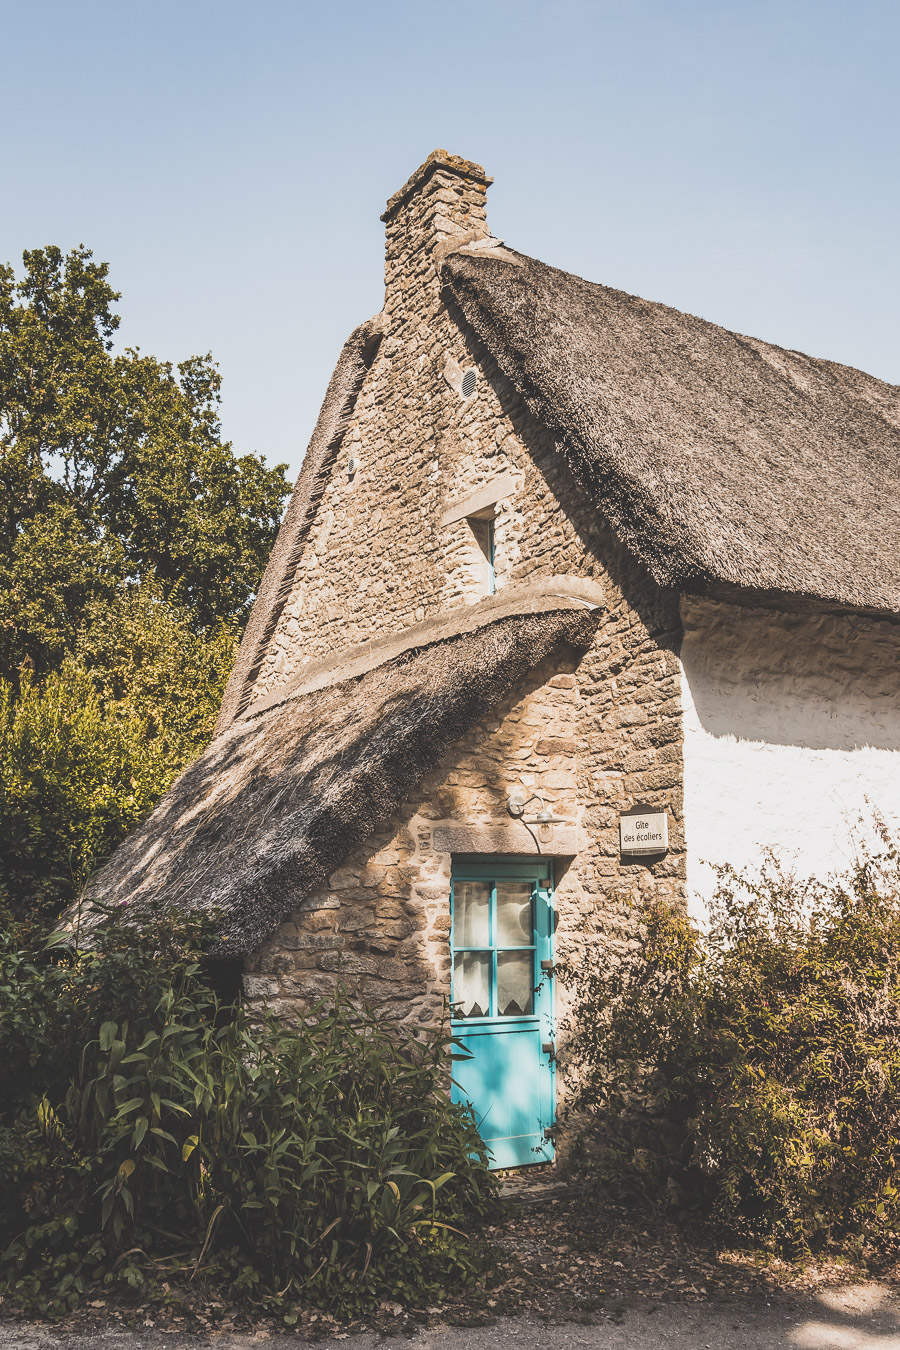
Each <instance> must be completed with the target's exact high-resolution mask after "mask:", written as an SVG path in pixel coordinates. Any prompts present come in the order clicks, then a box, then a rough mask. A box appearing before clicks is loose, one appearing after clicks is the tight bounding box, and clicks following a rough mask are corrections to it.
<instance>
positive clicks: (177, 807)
mask: <svg viewBox="0 0 900 1350" xmlns="http://www.w3.org/2000/svg"><path fill="white" fill-rule="evenodd" d="M475 608H477V607H473V609H475ZM467 618H468V619H471V611H470V612H469V613H468V615H467ZM485 618H486V622H485V623H484V624H483V625H482V626H481V627H475V628H474V629H472V626H471V623H469V624H468V626H467V630H466V629H464V630H463V631H461V632H459V633H458V634H457V635H455V636H445V637H444V639H443V640H441V641H438V642H435V643H433V644H432V645H430V646H427V647H425V648H424V649H418V650H415V649H414V650H410V651H407V652H405V653H403V654H401V655H400V656H398V657H396V658H395V659H393V660H391V661H389V662H388V663H386V664H383V665H380V666H377V667H376V668H375V669H373V670H370V671H368V672H367V673H366V674H364V675H362V676H359V677H357V678H355V679H353V678H351V679H347V680H342V681H340V682H338V683H331V684H329V685H327V686H326V687H324V688H315V689H313V690H312V691H310V692H307V693H301V694H299V695H298V696H296V697H294V698H290V699H288V700H287V701H286V702H281V703H279V704H276V705H274V706H270V707H268V708H267V709H266V710H264V711H262V712H260V713H259V714H258V715H256V716H249V717H243V718H240V719H238V720H237V721H235V722H233V723H232V725H231V726H230V727H229V728H228V729H227V730H226V731H225V732H224V733H223V734H222V735H220V736H218V737H217V738H216V739H215V740H214V741H213V742H212V744H211V745H210V746H209V748H208V749H207V751H206V752H205V754H203V755H202V756H201V757H200V759H198V760H197V761H196V763H194V764H193V765H192V766H191V767H190V768H189V769H187V770H186V771H185V772H184V773H183V774H182V775H181V777H180V778H179V779H178V781H177V782H176V783H175V784H174V786H173V787H172V788H171V789H170V790H169V792H168V793H167V794H166V796H165V797H164V798H163V800H162V801H161V802H160V804H159V806H158V807H157V808H156V810H155V811H154V812H153V813H152V814H151V815H150V816H149V817H148V818H147V820H146V821H145V822H144V823H143V824H142V825H140V826H139V827H138V828H137V829H135V830H134V831H132V833H131V834H130V835H129V836H128V837H127V839H126V840H125V842H124V843H123V844H122V845H120V847H119V849H118V850H117V851H116V853H115V854H114V855H113V857H112V858H111V859H110V861H109V862H108V863H107V864H106V866H105V867H104V868H102V869H101V870H100V871H99V872H98V873H97V875H96V876H95V877H94V879H93V880H92V882H91V884H90V886H89V887H88V890H87V894H86V897H85V899H84V900H83V901H82V907H81V911H80V915H79V914H77V913H70V915H69V916H68V919H67V926H69V927H70V928H72V927H74V926H75V925H76V923H78V924H80V927H81V931H82V932H84V931H85V929H86V928H89V927H90V925H91V923H92V922H95V921H96V915H92V914H91V910H90V902H91V900H92V899H97V900H100V901H101V902H102V903H103V904H104V905H115V904H119V903H122V904H127V905H128V906H129V907H130V911H129V912H133V913H135V914H140V912H141V911H142V910H145V909H146V908H147V907H148V906H152V905H155V904H157V903H161V904H163V905H166V906H170V905H174V906H176V907H177V908H179V909H181V910H183V911H190V910H198V909H205V910H217V911H219V913H220V915H221V921H220V931H221V933H222V936H223V938H224V939H225V941H224V942H223V944H222V947H221V950H220V952H219V954H220V955H224V954H234V955H239V954H241V953H244V952H248V951H252V950H254V949H255V948H257V947H258V946H259V945H260V943H261V942H262V941H263V940H264V939H265V938H266V937H267V936H268V934H269V933H270V932H271V931H272V930H273V929H274V928H275V927H277V925H278V924H279V923H280V922H281V921H282V920H283V919H284V918H285V917H286V916H287V915H288V914H290V913H291V912H292V910H293V909H295V908H296V906H297V905H298V903H299V902H300V901H301V900H302V899H303V897H304V896H305V895H307V894H309V892H310V891H312V890H314V889H315V888H316V887H319V886H321V885H322V884H323V883H324V882H325V881H326V879H327V877H328V875H329V873H331V872H332V871H333V870H334V868H335V867H337V866H338V864H339V863H341V862H342V861H343V860H344V859H345V858H346V857H347V855H348V854H349V853H350V852H351V851H352V850H353V849H354V848H355V847H356V846H357V845H358V844H359V843H361V842H362V841H363V840H364V839H366V838H367V837H368V836H369V835H370V834H371V833H372V832H373V831H374V830H376V829H378V828H379V827H380V826H382V825H384V824H385V823H386V822H387V821H388V820H389V819H390V818H391V816H392V815H393V814H394V812H395V811H396V810H397V808H398V806H400V805H401V804H402V802H403V801H404V800H405V798H406V797H407V796H408V795H409V793H410V792H412V790H413V789H414V788H415V786H416V784H417V783H418V782H419V781H420V779H421V778H422V776H423V775H424V774H425V773H426V772H427V771H428V770H429V769H430V768H432V767H434V766H435V765H436V764H437V762H438V760H439V758H440V757H441V755H443V754H444V752H445V751H446V750H448V749H449V747H450V746H451V745H452V744H453V743H454V742H455V741H457V740H458V739H459V738H460V737H461V736H462V735H463V734H464V732H465V731H466V730H467V728H468V727H469V726H471V724H472V723H473V722H474V721H476V720H477V719H478V718H481V717H483V716H484V715H485V714H487V713H489V712H490V711H491V710H492V709H493V708H495V707H496V706H497V704H498V703H500V702H501V701H502V700H503V699H504V698H505V697H506V696H507V695H508V694H509V693H510V692H511V691H512V690H513V689H515V687H516V686H517V684H518V683H519V681H521V680H522V679H523V677H524V676H525V675H526V674H527V672H528V671H529V670H530V669H532V668H533V667H534V666H535V665H537V664H538V663H539V662H540V661H541V660H542V659H543V658H544V657H545V656H546V655H548V654H549V653H550V652H551V651H553V650H554V649H556V648H557V647H559V646H561V645H563V644H565V645H570V646H574V647H578V648H582V649H583V648H586V647H588V646H589V645H590V643H591V641H592V638H593V634H594V630H595V624H596V619H595V614H594V612H592V610H591V609H590V608H588V607H587V605H586V604H585V603H584V601H583V600H579V599H571V600H566V599H564V598H559V600H558V601H557V607H556V608H555V609H543V610H542V611H541V612H538V613H528V612H523V613H518V614H509V615H507V616H506V617H502V618H497V619H494V620H493V621H491V619H490V615H489V613H488V614H486V615H485Z"/></svg>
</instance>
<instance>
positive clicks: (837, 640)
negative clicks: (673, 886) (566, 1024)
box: [681, 599, 900, 918]
mask: <svg viewBox="0 0 900 1350" xmlns="http://www.w3.org/2000/svg"><path fill="white" fill-rule="evenodd" d="M682 620H683V623H684V645H683V647H682V653H681V660H682V696H683V700H684V731H685V740H684V775H685V802H684V812H685V832H686V837H687V851H688V893H689V897H690V900H689V904H690V908H691V912H692V914H694V915H695V916H696V917H698V918H702V916H703V913H704V912H705V909H706V903H707V902H708V899H709V897H710V896H711V895H712V892H713V890H714V889H715V875H714V873H713V871H712V868H711V867H710V866H709V863H710V862H730V863H732V864H733V865H734V866H735V867H738V868H743V867H748V866H749V867H753V866H755V865H758V864H759V863H760V861H761V858H762V851H763V850H764V849H766V848H771V849H772V850H773V851H774V852H775V853H776V854H777V855H778V857H779V859H780V860H781V861H782V862H783V863H784V864H785V865H787V866H789V867H791V868H793V869H794V870H796V872H797V873H798V874H799V875H802V876H812V875H817V876H826V875H827V874H828V873H830V872H833V871H835V870H838V869H843V868H844V867H846V866H847V864H848V863H849V862H851V861H852V858H853V853H854V844H853V838H852V834H853V832H854V830H855V831H856V835H857V837H858V836H859V835H860V832H861V831H862V832H863V833H865V826H864V825H863V826H861V825H860V819H861V817H862V818H863V819H864V820H865V821H867V822H871V819H872V810H871V808H872V807H874V808H875V809H876V810H877V811H878V812H880V813H881V814H882V815H883V816H884V817H886V818H887V820H888V822H889V823H890V824H891V825H892V826H893V827H895V828H900V626H898V625H897V624H894V623H890V622H888V621H886V620H877V619H866V618H862V617H859V616H856V615H850V616H845V615H840V616H834V615H817V616H806V615H795V614H777V613H774V612H772V611H767V610H755V609H743V608H740V607H738V606H734V605H723V604H719V603H717V602H713V601H708V600H695V599H685V600H683V601H682Z"/></svg>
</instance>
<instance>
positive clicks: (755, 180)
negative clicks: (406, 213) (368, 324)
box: [0, 0, 900, 471]
mask: <svg viewBox="0 0 900 1350" xmlns="http://www.w3.org/2000/svg"><path fill="white" fill-rule="evenodd" d="M898 53H900V0H558V2H557V3H552V2H551V0H545V2H543V3H541V2H539V0H457V2H456V3H454V4H436V3H428V2H427V0H418V3H408V2H406V0H364V2H360V0H321V3H317V4H311V3H307V2H306V0H243V2H242V3H235V2H234V0H0V54H2V60H0V108H2V124H0V125H2V127H3V136H2V142H3V153H2V161H0V163H2V183H3V205H2V211H0V259H5V260H7V261H10V262H14V263H16V264H17V265H18V263H19V261H20V259H21V253H22V250H23V249H24V248H28V247H34V246H36V245H39V244H44V243H51V242H52V243H58V244H60V245H61V246H63V247H65V248H67V247H70V246H72V245H74V244H78V243H85V244H86V245H88V246H89V247H90V248H92V249H93V250H94V253H95V256H96V257H98V258H103V259H106V260H107V261H108V262H109V263H110V264H111V279H112V281H113V283H114V285H115V286H116V287H117V288H118V289H119V290H121V291H122V292H123V300H122V305H121V311H122V315H123V324H122V328H121V330H120V332H121V337H122V340H123V342H125V343H130V344H137V345H139V346H141V347H142V348H143V350H144V351H147V352H152V353H153V354H154V355H156V356H159V357H162V358H168V359H172V360H179V359H181V358H183V357H185V356H187V355H189V354H191V353H194V352H201V353H202V352H206V351H207V350H211V351H212V353H213V355H214V357H215V358H216V359H217V360H218V362H219V364H220V366H221V368H222V372H223V375H224V380H225V398H224V410H223V421H224V426H225V430H226V433H227V434H228V435H229V436H230V437H231V438H232V439H233V441H234V442H235V447H236V449H238V450H239V451H246V450H257V451H260V452H262V453H264V454H265V455H266V456H267V458H268V459H269V460H270V462H271V461H275V460H287V461H288V462H289V463H290V465H291V468H292V470H293V471H296V469H297V468H298V466H299V463H300V460H301V459H302V455H303V451H304V449H305V446H306V442H307V439H308V437H309V433H310V431H311V428H312V425H313V423H314V421H315V418H316V414H317V412H318V406H319V403H320V401H321V398H322V395H323V393H324V389H325V385H326V382H327V380H328V376H329V374H330V372H331V368H332V365H333V363H334V360H335V358H336V356H337V353H338V351H339V349H340V347H341V344H342V343H343V341H344V339H345V338H346V336H347V334H348V333H349V332H350V330H351V329H352V328H353V327H354V326H355V325H356V324H357V323H358V322H360V321H361V320H362V319H364V318H367V317H369V316H370V315H371V314H373V313H375V312H376V311H377V310H379V309H380V308H381V302H382V278H383V273H382V230H383V227H382V225H381V223H380V222H379V219H378V216H379V213H380V212H381V210H382V209H383V205H384V202H385V200H386V198H387V197H388V196H389V195H390V194H391V192H393V191H394V190H395V189H396V188H397V187H399V186H400V184H401V183H402V182H403V181H404V180H405V179H406V178H407V177H408V175H409V173H410V172H411V171H412V170H413V169H414V168H415V167H416V165H417V164H419V163H420V161H421V160H422V159H424V157H425V156H426V155H427V154H428V153H429V151H431V150H432V149H434V148H435V147H436V146H443V147H445V148H446V149H448V150H451V151H453V152H454V153H456V154H460V155H463V156H465V157H466V158H468V159H474V160H477V161H479V162H480V163H482V164H484V166H485V167H486V169H487V171H488V172H489V173H491V174H493V175H494V177H495V179H496V181H495V185H494V187H493V188H492V189H491V192H490V194H489V199H488V204H489V219H490V223H491V226H492V229H493V231H494V233H495V234H498V235H501V236H502V237H504V238H506V239H507V240H508V241H509V242H510V243H511V244H513V245H514V246H515V247H517V248H520V249H522V250H524V251H525V252H528V253H532V254H534V255H536V256H537V257H540V258H542V259H544V260H545V261H547V262H550V263H553V264H555V265H557V266H560V267H564V268H566V269H568V270H569V271H573V272H577V273H579V274H581V275H582V276H586V277H589V278H590V279H592V280H596V281H603V282H606V283H608V284H610V285H614V286H619V287H622V288H624V289H626V290H629V291H634V292H637V293H638V294H640V295H644V296H647V297H649V298H651V299H654V300H663V301H666V302H667V303H669V304H672V305H676V306H678V307H679V308H681V309H686V310H689V311H691V312H692V313H695V314H702V315H703V316H704V317H706V318H709V319H714V320H716V321H717V322H719V323H723V324H725V325H727V326H728V327H731V328H736V329H738V330H740V331H743V332H748V333H752V334H755V335H757V336H760V337H764V338H767V339H769V340H770V341H774V342H778V343H781V344H783V345H785V346H790V347H798V348H800V349H802V350H804V351H808V352H811V353H813V354H814V355H821V356H830V357H833V358H835V359H837V360H840V361H846V362H849V363H851V364H853V365H858V366H861V367H863V368H864V369H866V370H870V371H872V372H873V373H874V374H877V375H880V376H881V377H882V378H884V379H888V380H892V381H894V382H896V383H900V328H898V314H900V261H898V241H900V172H898V170H900V164H898V158H900V153H898V146H900V134H898V133H900V117H898V112H900V79H898Z"/></svg>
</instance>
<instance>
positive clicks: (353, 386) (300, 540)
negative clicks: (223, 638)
mask: <svg viewBox="0 0 900 1350" xmlns="http://www.w3.org/2000/svg"><path fill="white" fill-rule="evenodd" d="M381 335H382V316H381V315H380V314H377V315H376V316H375V318H374V319H369V320H367V322H366V323H363V324H360V325H359V327H358V328H355V329H354V330H353V332H352V333H351V334H350V336H349V338H348V339H347V341H346V342H345V343H344V346H343V349H342V350H341V354H340V356H339V357H338V362H337V365H336V366H335V368H334V371H333V372H332V375H331V379H330V380H329V382H328V389H327V390H326V392H325V398H324V401H323V403H322V407H321V410H320V412H319V417H318V420H317V421H316V425H315V430H314V431H313V434H312V437H311V439H310V442H309V445H308V447H307V450H306V454H305V456H304V458H303V465H302V467H301V469H300V473H299V474H298V476H297V481H296V483H295V484H294V490H293V492H292V493H291V499H290V502H289V503H288V509H287V511H286V512H285V517H284V520H283V521H282V522H281V528H280V530H279V531H278V538H277V539H276V540H275V546H274V548H273V549H272V552H271V554H270V556H269V561H268V564H267V566H266V570H265V572H264V573H263V578H262V581H261V582H260V587H259V591H258V592H257V596H256V600H255V601H254V604H253V609H252V611H251V614H250V618H249V621H248V623H247V627H246V629H245V631H244V636H243V638H242V640H241V645H240V648H239V649H238V654H237V659H236V661H235V663H234V669H233V670H232V672H231V675H230V677H229V680H228V684H227V685H226V688H225V693H224V695H223V698H222V706H221V707H220V709H219V716H218V720H217V722H216V735H218V734H219V733H220V732H222V731H224V729H225V728H226V727H227V726H228V725H229V723H230V722H231V721H232V720H233V719H234V718H235V717H237V716H238V715H239V714H240V713H241V711H242V710H243V708H244V707H245V706H246V703H247V701H248V699H249V697H250V695H251V692H252V690H253V683H254V680H255V679H256V676H257V675H258V673H259V668H260V665H261V664H262V661H263V658H264V656H265V653H266V648H267V647H268V645H269V642H270V641H271V639H272V636H273V634H274V632H275V629H276V627H277V625H278V620H279V618H280V617H281V612H282V610H283V609H284V606H285V604H286V603H287V600H288V597H289V596H290V593H291V587H292V586H293V584H294V577H295V576H296V573H297V565H298V563H299V561H300V555H301V553H302V551H303V546H304V544H305V543H306V540H307V537H308V535H309V531H310V528H311V526H312V523H313V520H314V518H315V513H316V508H317V507H318V504H319V500H320V498H321V496H322V492H323V491H324V488H325V485H326V483H327V481H328V477H329V474H330V473H331V469H332V467H333V465H334V461H335V458H336V456H337V453H338V451H339V450H340V447H341V442H342V441H343V438H344V433H345V432H346V430H347V423H348V421H349V419H350V418H351V417H352V415H353V409H354V407H355V406H356V400H357V398H358V397H359V392H360V390H361V389H362V385H363V381H364V380H365V377H366V374H367V372H368V370H369V369H370V367H371V365H372V362H373V361H374V359H375V354H376V352H377V350H378V345H379V343H380V341H381Z"/></svg>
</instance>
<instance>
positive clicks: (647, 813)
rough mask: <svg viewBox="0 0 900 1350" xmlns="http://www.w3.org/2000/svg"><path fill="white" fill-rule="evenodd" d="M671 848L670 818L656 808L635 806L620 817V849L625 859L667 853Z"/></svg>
mask: <svg viewBox="0 0 900 1350" xmlns="http://www.w3.org/2000/svg"><path fill="white" fill-rule="evenodd" d="M668 848H669V816H668V813H667V812H666V811H659V810H657V809H656V808H655V807H647V806H633V807H632V808H631V810H630V811H626V812H625V814H624V815H623V816H620V817H619V849H620V851H621V853H622V856H623V857H626V858H639V857H642V856H643V855H644V854H648V853H666V852H667V851H668Z"/></svg>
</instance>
